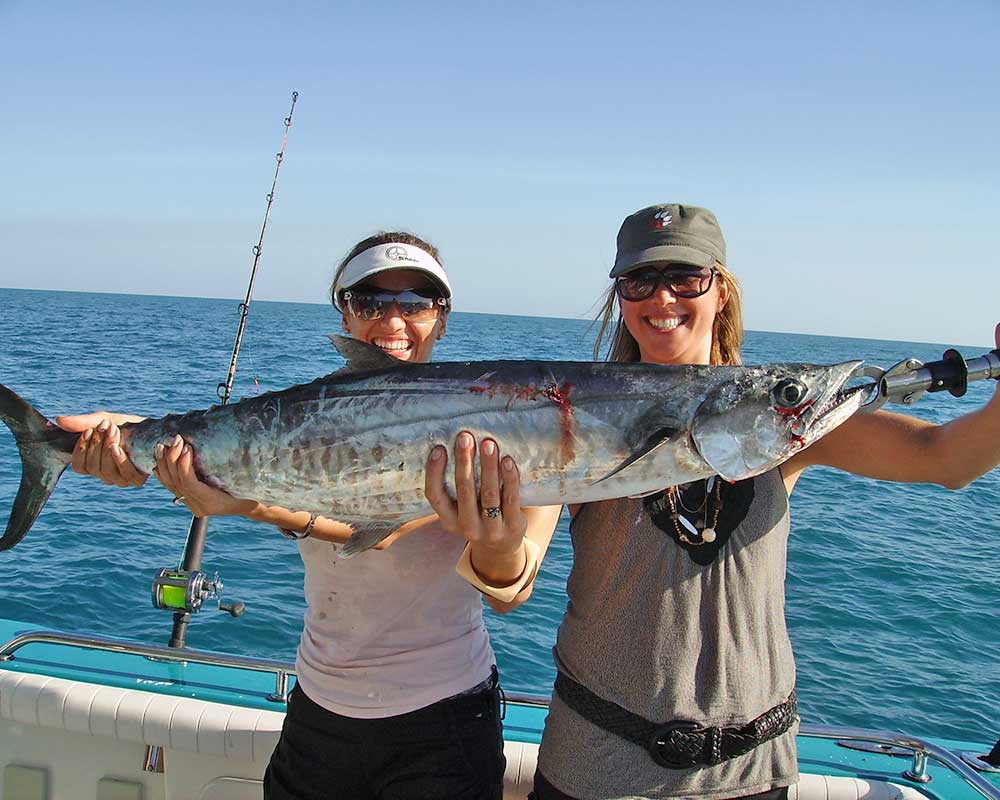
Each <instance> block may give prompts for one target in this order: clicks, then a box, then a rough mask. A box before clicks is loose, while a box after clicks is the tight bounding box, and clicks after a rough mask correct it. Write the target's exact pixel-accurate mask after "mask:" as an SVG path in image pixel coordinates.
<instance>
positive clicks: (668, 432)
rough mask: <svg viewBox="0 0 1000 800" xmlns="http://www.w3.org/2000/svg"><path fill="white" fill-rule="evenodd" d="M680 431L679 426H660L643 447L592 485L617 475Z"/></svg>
mask: <svg viewBox="0 0 1000 800" xmlns="http://www.w3.org/2000/svg"><path fill="white" fill-rule="evenodd" d="M679 431H680V429H679V428H660V429H659V430H657V431H656V432H655V433H653V434H652V435H651V436H650V437H649V438H648V439H647V440H646V441H645V443H644V444H643V445H642V446H641V447H639V448H638V449H637V450H636V451H635V452H633V453H632V455H630V456H629V457H628V458H626V459H625V460H624V461H623V462H622V463H621V464H619V465H618V466H617V467H615V468H614V469H613V470H611V472H609V473H608V474H607V475H605V476H604V477H601V478H598V479H597V480H596V481H594V483H593V484H592V485H594V486H596V485H597V484H599V483H603V482H604V481H606V480H607V479H608V478H610V477H612V476H613V475H617V474H618V473H619V472H621V471H622V470H625V469H628V468H629V467H631V466H632V465H633V464H634V463H635V462H636V461H639V460H640V459H642V458H645V457H646V456H648V455H649V454H650V453H652V452H653V451H654V450H656V448H658V447H660V446H662V445H664V444H666V443H667V442H669V441H670V439H671V437H673V436H674V434H676V433H678V432H679Z"/></svg>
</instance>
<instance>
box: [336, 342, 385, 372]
mask: <svg viewBox="0 0 1000 800" xmlns="http://www.w3.org/2000/svg"><path fill="white" fill-rule="evenodd" d="M329 337H330V341H331V342H333V346H334V347H336V348H337V352H338V353H340V354H341V355H342V356H343V357H344V358H345V359H346V360H347V365H346V366H345V367H344V368H343V369H341V370H338V371H339V372H341V373H346V372H370V371H371V370H373V369H386V368H388V367H398V366H399V365H400V361H399V360H398V359H395V358H393V357H392V356H390V355H389V354H388V353H387V352H385V351H384V350H381V349H379V348H378V347H376V346H375V345H373V344H368V342H362V341H359V340H357V339H352V338H351V337H350V336H341V335H340V334H339V333H331V334H329Z"/></svg>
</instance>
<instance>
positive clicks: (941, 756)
mask: <svg viewBox="0 0 1000 800" xmlns="http://www.w3.org/2000/svg"><path fill="white" fill-rule="evenodd" d="M799 735H800V736H811V737H813V738H816V739H845V740H849V741H855V742H857V741H862V742H874V743H875V744H884V745H889V746H891V747H901V748H904V749H906V750H910V751H912V752H913V764H912V765H911V767H910V768H909V769H907V770H904V771H903V777H904V778H907V779H908V780H911V781H915V782H917V783H930V781H931V776H930V775H929V774H928V773H927V769H926V767H927V759H929V758H930V759H933V760H934V761H937V762H938V763H940V764H942V765H944V766H945V767H947V768H948V769H950V770H952V771H953V772H957V773H958V774H959V775H961V776H962V778H963V779H964V780H965V782H966V783H968V784H969V785H970V786H971V787H972V788H973V789H975V790H976V791H977V792H979V794H981V795H982V796H983V797H986V798H989V800H1000V787H997V786H994V785H993V784H992V783H990V782H989V781H987V780H986V779H985V778H984V777H983V776H982V775H980V774H978V773H977V772H976V771H975V770H974V769H973V768H972V767H970V766H969V765H968V764H966V763H965V761H963V760H962V757H961V756H960V755H959V754H958V753H954V752H952V751H951V750H948V749H947V748H944V747H941V745H938V744H934V742H929V741H927V740H926V739H920V738H917V737H915V736H904V735H902V734H899V733H891V732H889V731H879V730H870V729H868V728H842V727H839V726H834V725H800V726H799Z"/></svg>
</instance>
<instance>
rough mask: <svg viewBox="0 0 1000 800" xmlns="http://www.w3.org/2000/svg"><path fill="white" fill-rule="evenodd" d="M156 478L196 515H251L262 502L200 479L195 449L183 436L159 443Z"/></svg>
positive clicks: (157, 447)
mask: <svg viewBox="0 0 1000 800" xmlns="http://www.w3.org/2000/svg"><path fill="white" fill-rule="evenodd" d="M156 477H157V478H159V480H160V483H162V484H163V485H164V486H165V487H166V488H167V490H168V491H170V492H173V494H174V497H176V498H179V499H181V500H182V501H183V503H184V505H186V506H187V507H188V508H189V509H190V510H191V513H192V514H194V515H195V516H196V517H221V516H234V515H239V516H249V515H250V514H251V513H252V512H253V511H255V510H256V509H257V507H258V506H259V505H260V504H259V503H258V502H257V501H256V500H244V499H242V498H239V497H233V496H232V495H231V494H229V493H228V492H224V491H222V490H221V489H216V488H215V487H214V486H209V485H208V484H207V483H204V482H202V481H201V480H199V479H198V475H197V473H196V472H195V469H194V450H192V448H191V445H189V444H187V443H186V442H185V441H184V439H182V438H181V437H180V436H179V435H178V436H175V437H174V440H173V442H171V443H169V444H158V445H156Z"/></svg>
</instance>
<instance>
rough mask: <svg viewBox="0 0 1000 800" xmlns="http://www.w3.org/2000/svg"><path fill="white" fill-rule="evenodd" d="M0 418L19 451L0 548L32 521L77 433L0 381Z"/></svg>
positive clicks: (18, 537) (65, 461)
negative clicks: (16, 479)
mask: <svg viewBox="0 0 1000 800" xmlns="http://www.w3.org/2000/svg"><path fill="white" fill-rule="evenodd" d="M0 420H3V422H4V424H5V425H6V426H7V427H8V428H10V431H11V433H13V434H14V441H15V442H16V443H17V449H18V450H19V451H20V453H21V486H20V488H19V489H18V490H17V496H16V497H15V498H14V506H13V508H12V509H11V512H10V518H9V519H8V520H7V529H6V531H4V535H3V536H2V537H0V550H9V549H10V548H11V547H13V546H14V545H16V544H17V543H18V542H19V541H21V539H23V538H24V534H26V533H27V532H28V529H29V528H30V527H31V525H32V523H34V521H35V518H36V517H37V516H38V514H39V513H40V512H41V510H42V507H43V506H44V505H45V502H46V501H47V500H48V499H49V495H50V494H52V490H53V489H55V488H56V484H57V483H58V482H59V477H60V476H61V475H62V474H63V472H64V471H65V469H66V467H68V466H69V464H70V460H71V455H72V453H73V446H74V445H75V444H76V440H77V438H78V436H79V434H76V433H71V432H70V431H64V430H62V429H61V428H59V427H57V426H55V425H53V424H52V423H51V422H49V421H48V420H47V419H46V418H45V417H43V416H42V415H41V414H39V413H38V412H37V411H36V410H35V409H34V408H32V407H31V406H30V405H29V404H28V403H27V402H25V401H24V400H23V399H22V398H21V397H19V396H18V395H17V394H15V393H14V392H12V391H11V390H10V389H8V388H7V387H6V386H4V385H3V384H0Z"/></svg>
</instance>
